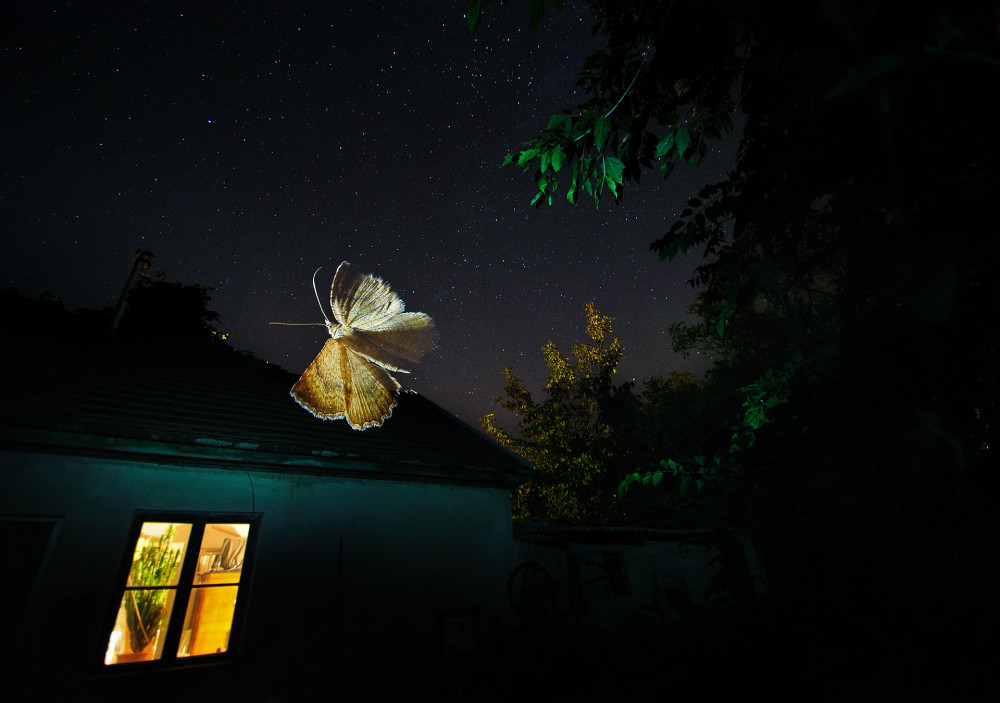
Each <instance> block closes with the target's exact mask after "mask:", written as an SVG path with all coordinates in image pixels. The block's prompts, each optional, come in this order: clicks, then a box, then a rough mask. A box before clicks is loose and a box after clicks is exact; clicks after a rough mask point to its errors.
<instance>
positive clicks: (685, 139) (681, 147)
mask: <svg viewBox="0 0 1000 703" xmlns="http://www.w3.org/2000/svg"><path fill="white" fill-rule="evenodd" d="M674 144H675V145H676V147H677V153H678V154H680V155H681V156H684V152H685V151H687V148H688V147H689V146H691V133H690V132H688V131H687V130H686V129H678V130H677V134H676V136H675V137H674Z"/></svg>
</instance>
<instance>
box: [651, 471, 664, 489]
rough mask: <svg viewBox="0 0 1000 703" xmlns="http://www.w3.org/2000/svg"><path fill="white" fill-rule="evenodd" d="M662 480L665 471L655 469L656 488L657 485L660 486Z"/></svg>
mask: <svg viewBox="0 0 1000 703" xmlns="http://www.w3.org/2000/svg"><path fill="white" fill-rule="evenodd" d="M662 480H663V472H662V471H654V472H653V487H654V488H655V487H656V486H659V485H660V482H661V481H662Z"/></svg>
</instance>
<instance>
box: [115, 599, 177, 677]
mask: <svg viewBox="0 0 1000 703" xmlns="http://www.w3.org/2000/svg"><path fill="white" fill-rule="evenodd" d="M176 593H177V591H176V590H175V589H173V588H129V589H126V590H125V595H124V596H122V603H121V606H120V607H119V608H118V617H117V619H116V620H115V627H114V630H113V631H112V632H111V638H110V640H109V641H108V651H107V653H106V654H105V655H104V663H105V664H127V663H131V662H137V661H150V660H153V659H159V658H160V656H161V655H162V654H163V638H164V637H165V636H166V634H167V623H168V622H169V621H170V613H171V611H172V610H173V608H174V596H175V595H176Z"/></svg>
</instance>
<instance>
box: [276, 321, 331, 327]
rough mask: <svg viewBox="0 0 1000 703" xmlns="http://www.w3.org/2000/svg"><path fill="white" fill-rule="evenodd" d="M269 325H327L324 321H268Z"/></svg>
mask: <svg viewBox="0 0 1000 703" xmlns="http://www.w3.org/2000/svg"><path fill="white" fill-rule="evenodd" d="M267 324H269V325H285V326H286V327H306V326H309V325H319V326H320V327H326V325H324V324H323V323H322V322H268V323H267Z"/></svg>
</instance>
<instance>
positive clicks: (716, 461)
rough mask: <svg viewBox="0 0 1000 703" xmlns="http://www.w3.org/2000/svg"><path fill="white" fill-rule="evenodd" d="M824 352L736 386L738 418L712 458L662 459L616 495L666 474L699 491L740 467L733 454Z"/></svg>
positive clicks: (752, 439)
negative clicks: (740, 400) (724, 445)
mask: <svg viewBox="0 0 1000 703" xmlns="http://www.w3.org/2000/svg"><path fill="white" fill-rule="evenodd" d="M827 354H828V352H827V351H825V350H824V351H821V352H819V353H817V354H816V355H814V356H813V357H811V358H810V359H806V358H804V357H803V356H802V354H795V355H794V356H793V357H792V358H791V359H790V360H788V361H786V362H785V363H784V364H782V366H781V367H780V368H778V369H774V368H769V369H767V371H765V372H764V374H763V375H762V376H760V377H759V378H757V379H756V380H755V381H754V382H753V383H750V384H748V385H746V386H743V387H742V388H740V389H738V390H737V393H740V394H743V395H744V396H745V397H744V400H743V403H742V404H741V406H740V421H739V422H737V423H736V424H735V425H733V428H732V433H731V435H730V437H729V443H728V447H727V448H726V450H724V451H721V452H718V453H716V454H715V455H713V456H712V457H708V456H707V455H704V454H699V455H694V456H692V457H691V458H690V459H689V460H685V462H684V463H681V462H680V461H677V460H675V459H665V460H662V461H661V462H660V468H658V469H655V470H652V471H645V472H639V471H634V472H632V473H630V474H627V475H626V476H625V478H624V479H622V481H621V483H620V484H619V485H618V497H619V498H621V497H622V496H624V495H625V493H626V492H627V491H628V489H629V486H631V485H632V484H633V483H637V482H638V483H641V484H642V485H643V486H644V487H656V486H659V485H660V484H661V483H662V482H663V478H664V477H665V476H668V475H669V476H671V477H673V478H675V479H679V480H680V491H681V494H686V493H687V491H688V488H689V487H690V486H691V484H692V483H694V485H695V487H696V488H697V489H698V490H699V491H700V490H702V489H703V488H704V487H705V486H706V485H707V484H708V482H709V481H714V480H717V479H718V478H720V477H721V476H722V475H724V474H725V473H729V472H736V471H739V470H741V469H742V462H741V461H740V460H739V458H738V456H737V455H738V454H739V453H740V452H741V451H743V450H745V449H748V448H750V447H752V446H753V445H754V444H756V442H757V432H758V430H760V429H761V428H762V427H763V426H764V425H767V424H769V423H770V422H771V411H773V410H774V409H775V408H776V407H778V406H779V405H783V404H785V403H787V402H788V401H789V400H790V398H791V397H792V393H793V390H792V389H793V386H795V384H796V383H798V382H801V381H805V382H807V383H808V382H812V381H813V380H814V379H815V375H814V374H811V373H810V374H805V377H804V378H803V375H804V373H803V372H804V369H805V368H806V367H807V366H808V365H809V364H811V363H815V362H819V361H821V360H823V359H825V358H826V357H827Z"/></svg>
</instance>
